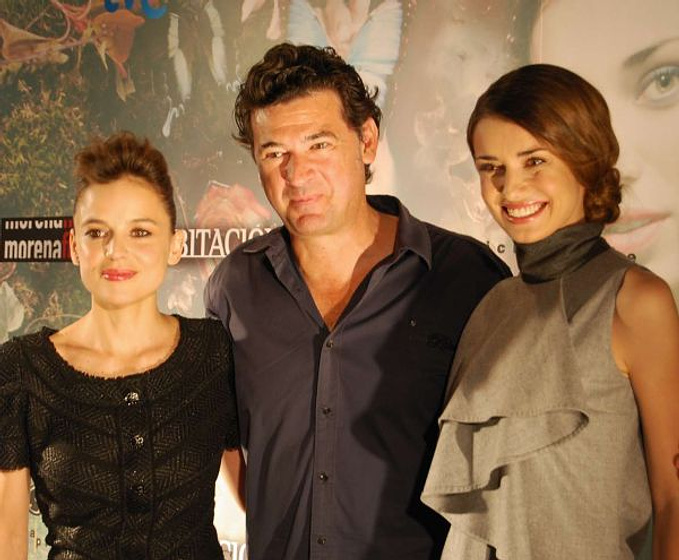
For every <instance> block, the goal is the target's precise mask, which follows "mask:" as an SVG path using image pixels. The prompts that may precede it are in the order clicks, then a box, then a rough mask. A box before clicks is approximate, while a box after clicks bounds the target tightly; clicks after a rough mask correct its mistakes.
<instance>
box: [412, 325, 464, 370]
mask: <svg viewBox="0 0 679 560" xmlns="http://www.w3.org/2000/svg"><path fill="white" fill-rule="evenodd" d="M410 327H411V331H410V336H409V337H408V338H409V340H408V345H409V352H408V354H409V358H410V364H411V367H413V368H414V369H415V370H416V371H419V372H420V374H421V375H422V376H423V377H425V378H427V377H433V378H435V379H443V380H445V379H447V377H448V373H449V371H450V366H451V365H452V363H453V356H454V355H455V349H456V348H457V338H456V337H455V338H453V337H452V336H451V335H450V334H449V333H446V332H443V331H441V329H440V328H439V329H437V328H436V325H433V324H428V323H426V322H417V321H415V320H413V321H411V323H410Z"/></svg>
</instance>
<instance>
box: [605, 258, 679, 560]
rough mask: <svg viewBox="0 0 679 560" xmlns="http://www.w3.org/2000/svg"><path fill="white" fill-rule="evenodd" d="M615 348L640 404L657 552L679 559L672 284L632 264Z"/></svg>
mask: <svg viewBox="0 0 679 560" xmlns="http://www.w3.org/2000/svg"><path fill="white" fill-rule="evenodd" d="M613 353H614V356H615V358H616V362H617V363H618V365H619V366H620V367H621V368H622V369H623V370H624V371H626V372H627V373H628V374H629V376H630V381H631V383H632V389H633V390H634V395H635V397H636V400H637V404H638V406H639V412H640V415H641V423H642V428H643V434H644V447H645V450H646V464H647V466H648V473H649V482H650V485H651V495H652V499H653V522H654V523H653V526H654V532H653V557H654V558H655V559H656V560H670V559H679V477H678V476H677V467H676V466H675V465H676V457H677V453H678V452H679V316H678V315H677V308H676V305H675V303H674V299H673V297H672V293H671V292H670V289H669V287H668V286H667V284H666V283H665V282H664V281H663V280H661V279H660V278H658V277H657V276H655V275H653V274H651V273H650V272H647V271H644V270H642V269H638V268H632V269H630V270H629V271H628V272H627V274H626V276H625V281H624V283H623V286H622V288H621V289H620V292H619V293H618V298H617V300H616V314H615V319H614V322H613Z"/></svg>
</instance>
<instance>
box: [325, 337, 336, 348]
mask: <svg viewBox="0 0 679 560" xmlns="http://www.w3.org/2000/svg"><path fill="white" fill-rule="evenodd" d="M334 345H335V343H334V342H333V341H332V339H330V340H327V341H326V342H325V347H326V348H332V347H333V346H334Z"/></svg>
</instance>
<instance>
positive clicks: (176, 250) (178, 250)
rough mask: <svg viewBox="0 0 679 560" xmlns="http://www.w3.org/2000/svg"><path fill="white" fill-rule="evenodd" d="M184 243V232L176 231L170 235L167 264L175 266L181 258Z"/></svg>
mask: <svg viewBox="0 0 679 560" xmlns="http://www.w3.org/2000/svg"><path fill="white" fill-rule="evenodd" d="M185 241H186V230H184V229H176V230H174V233H173V234H172V240H171V241H170V255H169V256H168V258H167V264H169V265H175V264H177V263H178V262H179V261H180V260H181V258H182V253H183V252H184V242H185Z"/></svg>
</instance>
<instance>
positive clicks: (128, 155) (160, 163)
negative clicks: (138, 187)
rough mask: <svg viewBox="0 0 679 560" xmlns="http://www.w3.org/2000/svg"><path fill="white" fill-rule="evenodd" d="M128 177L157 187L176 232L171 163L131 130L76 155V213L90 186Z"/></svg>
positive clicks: (98, 142) (98, 140)
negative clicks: (169, 169) (170, 171)
mask: <svg viewBox="0 0 679 560" xmlns="http://www.w3.org/2000/svg"><path fill="white" fill-rule="evenodd" d="M125 176H131V177H137V178H139V179H143V180H145V181H146V182H147V183H148V184H149V185H150V186H151V187H153V189H154V190H155V191H156V192H157V193H158V196H159V197H160V199H161V201H162V203H163V206H165V210H166V211H167V214H168V216H169V217H170V225H171V226H172V231H174V230H175V229H176V227H177V209H176V207H175V203H174V188H173V186H172V179H170V173H169V171H168V167H167V161H165V157H164V156H163V154H162V153H161V152H160V151H159V150H157V149H156V148H154V147H153V146H152V145H151V143H150V142H149V140H148V139H147V138H144V139H143V140H141V139H139V138H137V137H136V136H135V135H134V134H133V133H131V132H127V131H123V132H117V133H115V134H113V135H111V136H109V137H108V138H106V139H103V138H96V139H94V140H92V142H91V143H90V144H89V145H87V146H85V147H84V148H83V149H82V150H80V151H79V152H78V153H77V154H76V156H75V178H76V182H77V192H76V195H75V203H74V205H73V212H74V214H75V210H76V208H77V206H78V202H79V201H80V198H81V196H82V194H83V192H84V191H85V190H86V189H87V188H88V187H89V186H90V185H97V184H98V185H102V184H107V183H111V182H113V181H116V180H118V179H121V178H123V177H125Z"/></svg>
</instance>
